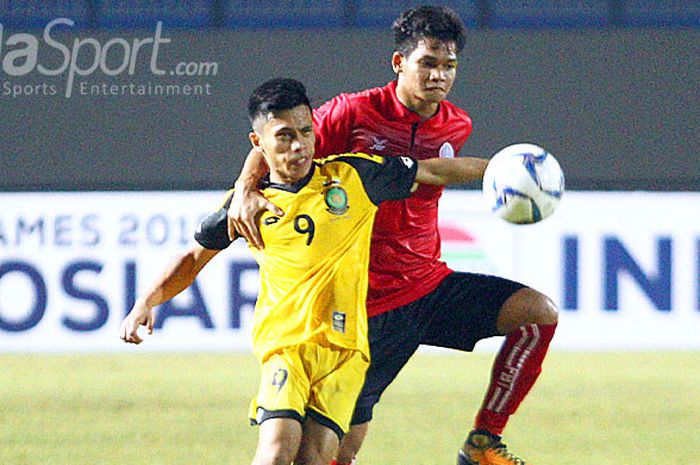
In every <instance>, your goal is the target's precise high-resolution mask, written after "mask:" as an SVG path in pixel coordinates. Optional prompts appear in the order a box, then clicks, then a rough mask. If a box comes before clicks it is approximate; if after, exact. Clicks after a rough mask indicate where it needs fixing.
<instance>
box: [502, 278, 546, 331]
mask: <svg viewBox="0 0 700 465" xmlns="http://www.w3.org/2000/svg"><path fill="white" fill-rule="evenodd" d="M558 322H559V309H558V308H557V305H556V304H555V303H554V302H553V301H552V299H550V298H549V297H547V296H546V295H544V294H542V293H541V292H538V291H536V290H534V289H531V288H528V287H526V288H522V289H520V290H519V291H517V292H516V293H515V294H513V295H512V296H510V298H509V299H508V300H506V302H505V303H504V304H503V307H502V308H501V312H500V314H499V316H498V320H497V326H498V330H499V331H500V332H501V333H502V334H509V333H511V332H512V331H514V330H515V329H517V328H518V327H520V326H523V325H527V324H537V325H553V324H557V323H558Z"/></svg>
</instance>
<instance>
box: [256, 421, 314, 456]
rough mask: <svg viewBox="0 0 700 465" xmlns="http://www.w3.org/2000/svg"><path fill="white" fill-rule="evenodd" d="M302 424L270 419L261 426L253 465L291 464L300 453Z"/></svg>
mask: <svg viewBox="0 0 700 465" xmlns="http://www.w3.org/2000/svg"><path fill="white" fill-rule="evenodd" d="M301 440H302V424H301V423H300V422H298V421H297V420H293V419H291V418H270V419H268V420H267V421H265V422H264V423H262V424H261V425H260V428H259V430H258V447H257V449H256V451H255V459H254V460H253V465H269V464H276V463H291V462H292V460H294V457H295V456H296V455H297V453H298V451H299V447H300V444H301Z"/></svg>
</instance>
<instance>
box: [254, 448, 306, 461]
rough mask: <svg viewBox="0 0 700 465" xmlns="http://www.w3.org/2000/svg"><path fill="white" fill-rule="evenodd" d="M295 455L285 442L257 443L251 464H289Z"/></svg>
mask: <svg viewBox="0 0 700 465" xmlns="http://www.w3.org/2000/svg"><path fill="white" fill-rule="evenodd" d="M295 455H296V451H292V450H291V448H290V447H288V446H287V445H285V444H266V445H264V446H263V445H262V444H258V449H257V450H256V451H255V459H254V460H253V465H290V464H291V463H292V461H293V460H294V456H295Z"/></svg>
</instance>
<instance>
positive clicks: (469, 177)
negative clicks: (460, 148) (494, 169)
mask: <svg viewBox="0 0 700 465" xmlns="http://www.w3.org/2000/svg"><path fill="white" fill-rule="evenodd" d="M488 162H489V161H488V160H487V159H484V158H474V157H459V158H430V159H427V160H419V161H418V171H417V172H416V182H417V183H419V184H433V185H438V186H443V185H445V184H458V183H466V182H471V181H479V180H481V179H482V178H483V177H484V171H485V170H486V165H488Z"/></svg>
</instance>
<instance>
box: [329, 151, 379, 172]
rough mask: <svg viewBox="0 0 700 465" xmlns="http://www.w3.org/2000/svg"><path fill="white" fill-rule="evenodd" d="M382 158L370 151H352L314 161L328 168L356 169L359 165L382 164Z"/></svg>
mask: <svg viewBox="0 0 700 465" xmlns="http://www.w3.org/2000/svg"><path fill="white" fill-rule="evenodd" d="M384 160H385V159H384V157H382V156H381V155H374V154H371V153H362V152H352V153H339V154H336V155H331V156H328V157H325V158H322V159H320V160H316V163H318V164H319V165H320V166H322V167H325V168H328V169H335V170H343V169H353V170H355V171H357V170H358V168H360V167H367V166H373V165H375V166H376V165H382V164H384Z"/></svg>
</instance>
